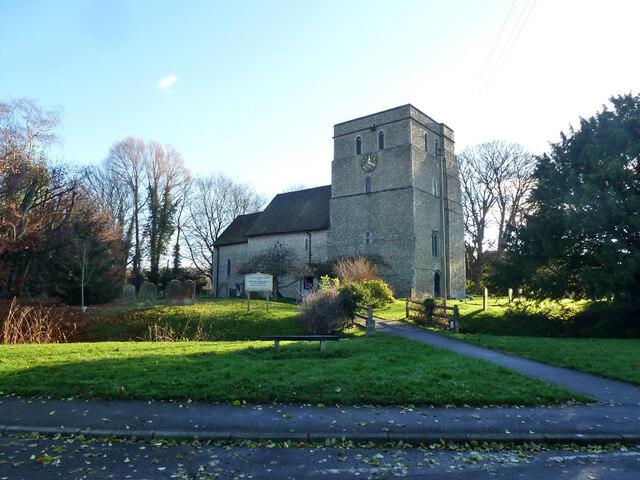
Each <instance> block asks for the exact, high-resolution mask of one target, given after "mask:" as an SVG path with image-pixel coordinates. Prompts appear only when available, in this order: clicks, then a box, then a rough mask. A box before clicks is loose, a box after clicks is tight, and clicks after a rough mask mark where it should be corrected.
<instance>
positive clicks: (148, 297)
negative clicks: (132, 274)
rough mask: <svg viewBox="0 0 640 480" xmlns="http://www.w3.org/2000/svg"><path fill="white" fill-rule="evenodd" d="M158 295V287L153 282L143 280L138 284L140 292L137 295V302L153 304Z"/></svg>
mask: <svg viewBox="0 0 640 480" xmlns="http://www.w3.org/2000/svg"><path fill="white" fill-rule="evenodd" d="M157 296H158V287H156V286H155V285H154V284H153V283H149V282H144V283H143V284H142V285H140V294H139V295H138V303H142V304H144V305H155V304H156V297H157Z"/></svg>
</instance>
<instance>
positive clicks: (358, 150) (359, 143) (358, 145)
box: [356, 137, 362, 155]
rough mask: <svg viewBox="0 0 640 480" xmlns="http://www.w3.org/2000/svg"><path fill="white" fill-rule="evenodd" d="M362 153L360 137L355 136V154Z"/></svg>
mask: <svg viewBox="0 0 640 480" xmlns="http://www.w3.org/2000/svg"><path fill="white" fill-rule="evenodd" d="M361 153H362V138H360V137H356V155H360V154H361Z"/></svg>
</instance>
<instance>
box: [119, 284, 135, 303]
mask: <svg viewBox="0 0 640 480" xmlns="http://www.w3.org/2000/svg"><path fill="white" fill-rule="evenodd" d="M122 301H123V302H135V301H136V287H135V286H134V285H131V284H130V283H127V284H126V285H124V286H123V287H122Z"/></svg>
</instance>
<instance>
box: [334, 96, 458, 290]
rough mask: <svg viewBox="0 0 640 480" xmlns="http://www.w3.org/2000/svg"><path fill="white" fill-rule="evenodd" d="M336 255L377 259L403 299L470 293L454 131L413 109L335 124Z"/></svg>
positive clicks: (402, 108) (395, 110)
mask: <svg viewBox="0 0 640 480" xmlns="http://www.w3.org/2000/svg"><path fill="white" fill-rule="evenodd" d="M331 184H332V188H331V204H330V225H331V227H330V229H329V238H328V246H327V247H328V252H327V253H328V256H329V258H339V257H345V256H351V255H377V256H379V257H381V259H382V260H383V261H384V262H385V263H386V264H388V267H382V268H381V271H382V274H383V278H384V280H385V281H387V283H389V285H390V286H391V288H392V289H393V291H394V294H395V295H396V296H399V297H402V296H408V295H409V293H410V290H411V289H412V288H414V289H415V290H416V292H417V294H418V295H420V294H424V293H430V294H433V295H436V296H443V295H446V296H447V297H448V298H462V297H464V296H465V262H464V227H463V217H462V204H461V189H460V179H459V171H458V164H457V161H456V158H455V154H454V140H453V130H451V129H450V128H449V127H447V126H446V125H445V124H443V123H437V122H435V121H434V120H433V119H431V118H430V117H428V116H427V115H425V114H424V113H422V112H421V111H420V110H418V109H417V108H415V107H413V106H412V105H404V106H401V107H397V108H393V109H391V110H386V111H384V112H379V113H375V114H373V115H367V116H365V117H361V118H357V119H355V120H350V121H348V122H344V123H339V124H337V125H335V126H334V158H333V162H332V169H331Z"/></svg>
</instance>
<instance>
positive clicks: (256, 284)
mask: <svg viewBox="0 0 640 480" xmlns="http://www.w3.org/2000/svg"><path fill="white" fill-rule="evenodd" d="M272 289H273V276H272V275H268V274H266V273H251V274H249V275H245V276H244V290H245V292H247V312H248V311H250V310H251V293H250V292H267V311H268V310H269V293H270V292H271V290H272Z"/></svg>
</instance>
